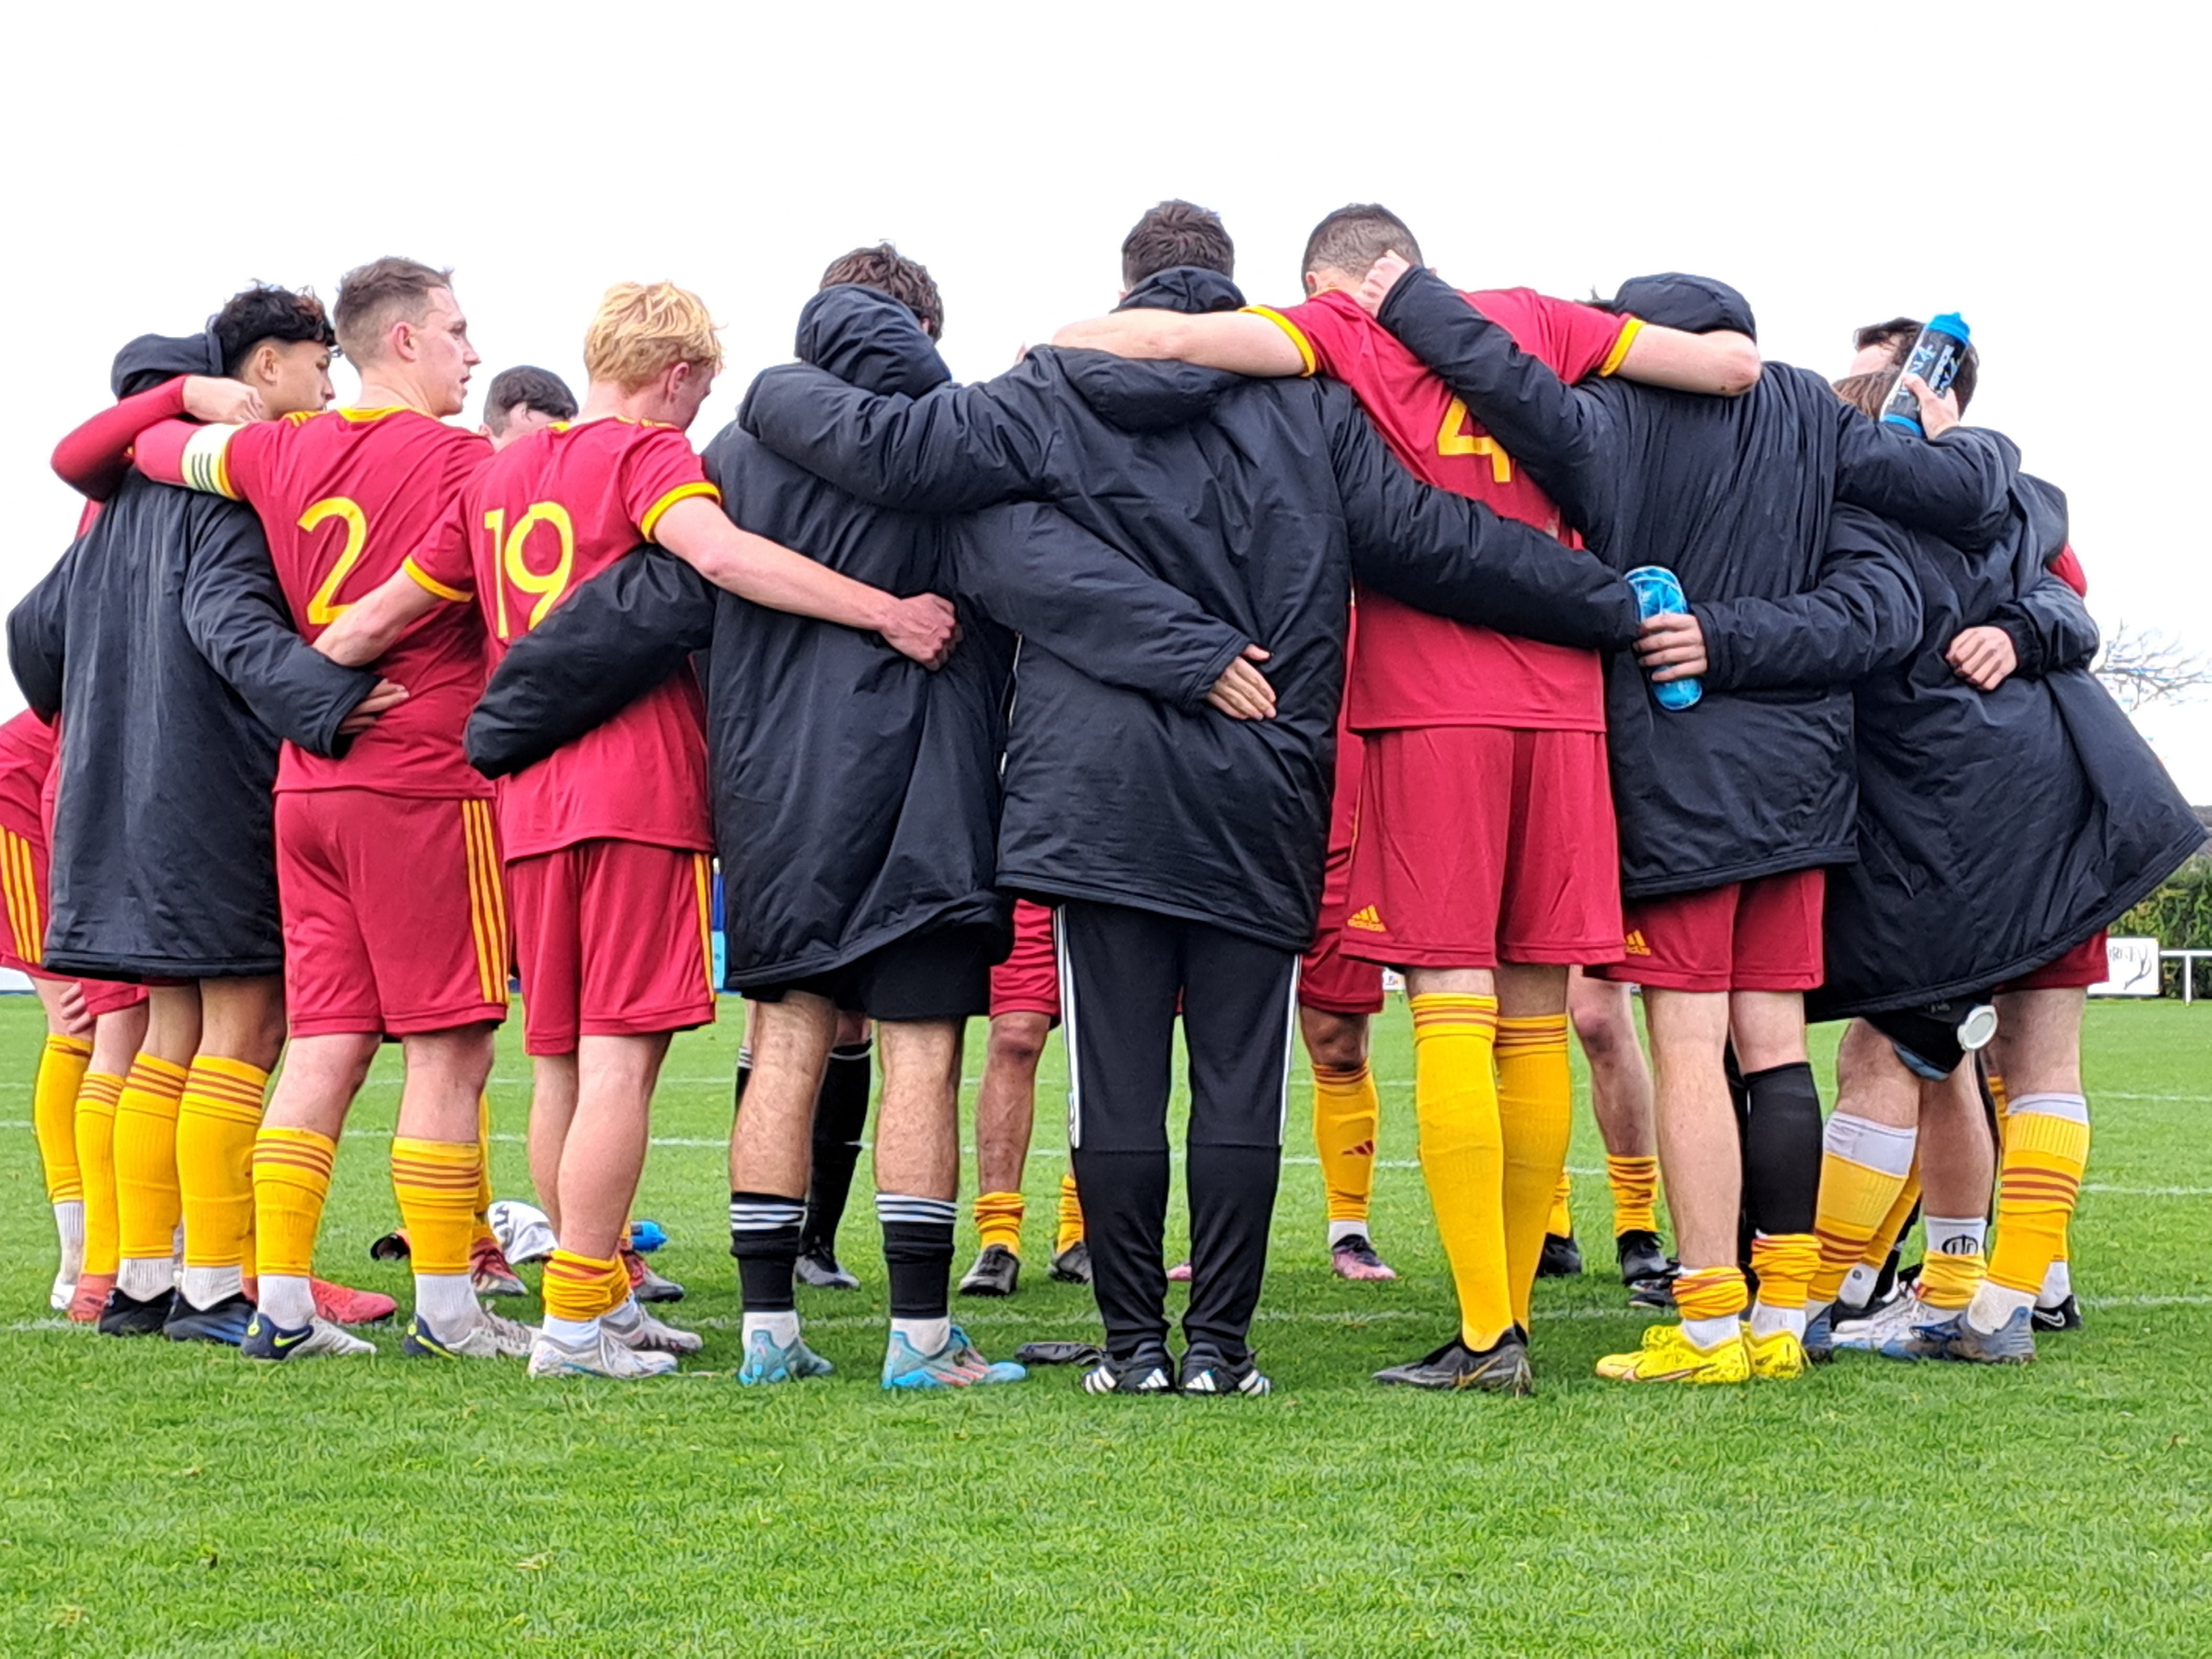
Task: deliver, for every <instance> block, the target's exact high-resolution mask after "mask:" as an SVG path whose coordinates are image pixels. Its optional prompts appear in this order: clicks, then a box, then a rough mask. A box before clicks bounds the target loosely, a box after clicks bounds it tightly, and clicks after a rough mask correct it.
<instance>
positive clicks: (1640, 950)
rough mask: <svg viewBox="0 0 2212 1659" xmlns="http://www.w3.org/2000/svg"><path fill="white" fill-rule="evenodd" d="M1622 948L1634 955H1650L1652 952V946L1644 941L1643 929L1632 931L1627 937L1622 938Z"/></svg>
mask: <svg viewBox="0 0 2212 1659" xmlns="http://www.w3.org/2000/svg"><path fill="white" fill-rule="evenodd" d="M1620 948H1621V949H1622V950H1623V951H1626V952H1627V953H1628V954H1629V955H1630V956H1632V957H1648V956H1650V954H1651V947H1650V945H1647V944H1645V943H1644V934H1643V932H1642V930H1641V929H1638V931H1636V932H1634V933H1631V934H1629V936H1628V937H1627V938H1626V939H1623V940H1621V942H1620Z"/></svg>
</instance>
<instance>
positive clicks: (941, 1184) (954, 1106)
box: [876, 1020, 962, 1199]
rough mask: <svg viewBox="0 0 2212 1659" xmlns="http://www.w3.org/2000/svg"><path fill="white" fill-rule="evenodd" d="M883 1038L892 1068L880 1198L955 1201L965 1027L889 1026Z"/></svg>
mask: <svg viewBox="0 0 2212 1659" xmlns="http://www.w3.org/2000/svg"><path fill="white" fill-rule="evenodd" d="M876 1036H877V1042H878V1047H879V1048H880V1049H881V1051H882V1054H883V1060H884V1099H883V1108H882V1112H881V1115H880V1116H879V1118H878V1123H877V1129H876V1190H877V1191H878V1192H884V1193H901V1194H908V1195H909V1196H912V1197H915V1198H938V1199H951V1197H953V1196H954V1195H955V1194H956V1193H957V1191H958V1190H959V1183H960V1118H959V1100H960V1040H961V1036H962V1030H961V1026H960V1024H959V1022H957V1021H956V1020H886V1021H882V1022H879V1023H878V1025H877V1027H876Z"/></svg>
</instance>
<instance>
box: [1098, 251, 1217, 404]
mask: <svg viewBox="0 0 2212 1659" xmlns="http://www.w3.org/2000/svg"><path fill="white" fill-rule="evenodd" d="M1243 304H1244V295H1243V291H1242V290H1241V289H1238V288H1237V284H1236V283H1232V282H1231V281H1230V280H1229V278H1227V277H1226V276H1223V275H1222V274H1221V273H1220V272H1219V271H1218V270H1205V269H1203V268H1201V267H1200V266H1197V265H1176V266H1174V267H1172V268H1170V270H1162V271H1157V272H1155V273H1154V274H1153V275H1152V276H1147V277H1146V278H1145V280H1144V281H1143V282H1141V283H1138V284H1137V285H1136V287H1134V288H1133V289H1130V290H1129V292H1128V294H1127V296H1126V297H1125V298H1124V299H1123V300H1122V301H1121V304H1120V305H1118V306H1116V307H1115V310H1116V311H1179V312H1182V313H1184V314H1185V315H1186V316H1198V315H1200V314H1202V313H1206V312H1209V311H1237V310H1241V309H1242V308H1243ZM1060 363H1061V366H1062V367H1063V368H1065V370H1066V374H1067V381H1068V384H1069V386H1072V387H1073V388H1074V391H1075V393H1076V395H1077V396H1078V397H1079V398H1082V399H1083V401H1084V402H1085V403H1086V404H1090V405H1091V408H1092V409H1093V410H1096V411H1097V414H1098V416H1099V418H1100V419H1102V420H1104V421H1106V422H1109V424H1111V425H1114V426H1116V427H1119V428H1121V430H1122V431H1124V432H1164V431H1166V430H1169V429H1170V428H1174V427H1179V426H1186V425H1188V424H1189V423H1190V422H1193V421H1194V420H1197V419H1199V418H1200V416H1204V415H1205V414H1206V412H1207V411H1208V410H1211V409H1212V407H1213V402H1214V399H1215V398H1218V397H1219V396H1220V395H1221V394H1222V393H1223V392H1225V391H1226V390H1228V388H1229V387H1231V386H1234V385H1235V384H1236V383H1237V380H1239V379H1241V378H1242V377H1241V376H1238V375H1235V374H1223V373H1222V372H1221V371H1220V370H1218V369H1212V368H1198V367H1196V366H1195V365H1194V364H1191V363H1176V362H1151V361H1144V362H1140V361H1138V360H1136V359H1134V358H1129V357H1115V356H1110V355H1109V354H1108V353H1105V352H1101V351H1070V352H1063V353H1061V354H1060Z"/></svg>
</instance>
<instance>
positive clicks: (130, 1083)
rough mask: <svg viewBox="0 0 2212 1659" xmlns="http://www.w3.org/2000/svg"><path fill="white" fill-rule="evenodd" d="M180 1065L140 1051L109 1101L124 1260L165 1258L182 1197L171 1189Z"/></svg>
mask: <svg viewBox="0 0 2212 1659" xmlns="http://www.w3.org/2000/svg"><path fill="white" fill-rule="evenodd" d="M184 1092H185V1067H183V1066H178V1065H174V1064H172V1063H171V1062H170V1061H168V1060H159V1059H156V1058H155V1057H154V1056H153V1055H151V1054H141V1055H139V1056H138V1058H137V1060H133V1061H132V1062H131V1075H130V1076H128V1077H126V1078H125V1079H123V1092H122V1093H121V1094H120V1095H119V1096H118V1097H117V1099H116V1102H115V1225H116V1243H117V1249H118V1255H120V1257H121V1258H122V1260H124V1261H153V1260H155V1259H159V1260H161V1261H169V1260H171V1259H172V1258H173V1256H174V1255H175V1254H176V1249H177V1223H178V1222H179V1220H181V1219H183V1216H184V1210H183V1200H182V1199H181V1198H179V1195H178V1192H177V1103H178V1101H179V1097H182V1095H183V1094H184Z"/></svg>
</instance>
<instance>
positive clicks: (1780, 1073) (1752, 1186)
mask: <svg viewBox="0 0 2212 1659" xmlns="http://www.w3.org/2000/svg"><path fill="white" fill-rule="evenodd" d="M1743 1086H1744V1093H1745V1095H1746V1097H1747V1098H1748V1100H1749V1103H1750V1105H1749V1111H1748V1113H1747V1119H1746V1124H1745V1128H1744V1136H1743V1207H1744V1214H1745V1216H1746V1218H1747V1219H1748V1220H1749V1221H1750V1223H1751V1225H1752V1227H1753V1230H1754V1231H1759V1232H1762V1233H1766V1234H1769V1235H1773V1234H1778V1233H1809V1232H1811V1231H1813V1215H1814V1209H1815V1208H1816V1207H1817V1206H1818V1204H1819V1201H1820V1088H1819V1085H1816V1084H1815V1083H1814V1081H1813V1068H1812V1067H1811V1066H1808V1065H1807V1064H1806V1063H1805V1062H1804V1061H1802V1060H1799V1061H1797V1062H1796V1064H1794V1065H1790V1066H1773V1067H1771V1068H1770V1069H1769V1070H1766V1071H1764V1072H1753V1073H1751V1074H1750V1075H1749V1076H1747V1077H1746V1078H1745V1079H1744V1080H1743Z"/></svg>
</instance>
